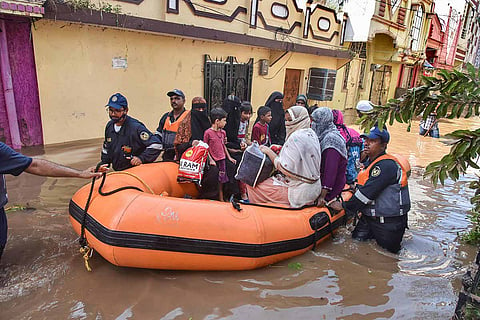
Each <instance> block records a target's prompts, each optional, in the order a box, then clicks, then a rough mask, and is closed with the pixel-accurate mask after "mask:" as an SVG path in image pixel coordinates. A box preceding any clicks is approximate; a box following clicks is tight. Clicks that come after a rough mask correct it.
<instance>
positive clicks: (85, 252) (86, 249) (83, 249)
mask: <svg viewBox="0 0 480 320" xmlns="http://www.w3.org/2000/svg"><path fill="white" fill-rule="evenodd" d="M101 165H102V162H99V163H98V164H97V166H96V168H95V172H98V169H99V168H100V166H101ZM114 174H123V175H128V176H131V177H133V178H135V179H137V180H138V181H140V183H141V184H142V185H143V186H144V187H145V189H147V190H148V192H150V193H151V194H155V193H154V192H153V190H152V188H150V186H149V185H148V184H147V183H146V182H145V181H143V180H142V178H140V177H139V176H137V175H135V174H133V173H131V172H128V171H115V172H110V173H105V172H104V173H103V175H102V182H101V183H100V186H99V187H98V193H99V194H100V195H102V196H109V195H112V194H114V193H117V192H120V191H123V190H128V189H134V190H138V191H140V192H145V191H144V190H142V189H140V188H138V187H134V186H124V187H120V188H118V189H114V190H112V191H108V192H103V191H102V188H103V185H104V184H105V179H106V177H107V175H108V176H109V175H114ZM95 179H96V178H93V179H92V183H91V186H90V192H89V193H88V198H87V202H86V204H85V209H84V210H83V218H82V226H81V233H80V238H79V239H78V242H79V243H80V253H81V254H82V256H83V261H84V264H85V268H86V269H87V271H92V268H91V267H90V264H89V263H88V260H89V259H90V258H91V257H92V255H93V249H92V248H91V247H90V246H89V245H88V241H87V238H86V237H85V224H86V220H87V211H88V207H89V206H90V200H91V199H92V194H93V188H94V186H95Z"/></svg>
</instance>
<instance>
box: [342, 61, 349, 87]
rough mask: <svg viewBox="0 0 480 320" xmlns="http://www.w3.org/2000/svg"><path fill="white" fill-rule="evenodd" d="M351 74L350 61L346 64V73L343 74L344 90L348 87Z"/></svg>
mask: <svg viewBox="0 0 480 320" xmlns="http://www.w3.org/2000/svg"><path fill="white" fill-rule="evenodd" d="M349 75H350V62H349V63H347V64H346V65H345V73H344V74H343V86H342V89H343V90H347V89H348V76H349Z"/></svg>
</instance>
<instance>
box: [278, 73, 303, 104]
mask: <svg viewBox="0 0 480 320" xmlns="http://www.w3.org/2000/svg"><path fill="white" fill-rule="evenodd" d="M301 79H302V70H298V69H287V70H286V71H285V81H284V83H283V108H284V109H288V108H290V107H291V106H294V105H295V102H296V99H297V96H298V94H299V92H300V81H301Z"/></svg>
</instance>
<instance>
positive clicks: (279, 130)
mask: <svg viewBox="0 0 480 320" xmlns="http://www.w3.org/2000/svg"><path fill="white" fill-rule="evenodd" d="M265 106H267V107H269V108H270V109H271V110H272V121H271V122H270V124H269V128H268V129H269V131H270V139H271V141H272V144H279V145H283V144H284V143H285V136H286V135H287V133H286V130H285V110H284V109H283V94H282V93H281V92H279V91H274V92H273V93H272V94H271V95H270V97H268V99H267V102H265ZM258 120H259V118H258V117H257V120H255V123H257V122H258Z"/></svg>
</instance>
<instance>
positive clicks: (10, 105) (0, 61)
mask: <svg viewBox="0 0 480 320" xmlns="http://www.w3.org/2000/svg"><path fill="white" fill-rule="evenodd" d="M0 68H1V70H2V83H3V94H4V97H5V105H6V109H7V116H8V127H9V128H10V137H11V139H12V147H13V148H14V149H20V148H21V147H22V141H21V139H20V130H19V128H18V118H17V109H16V106H15V95H14V93H13V83H12V71H11V69H10V59H9V57H8V47H7V33H6V29H5V21H4V20H3V19H0Z"/></svg>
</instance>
